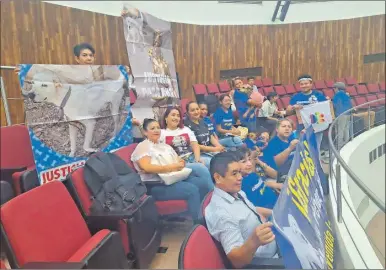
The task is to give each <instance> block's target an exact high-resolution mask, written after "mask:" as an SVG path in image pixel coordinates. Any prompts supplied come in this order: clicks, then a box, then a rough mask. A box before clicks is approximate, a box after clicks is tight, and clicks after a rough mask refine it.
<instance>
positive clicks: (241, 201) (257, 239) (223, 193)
mask: <svg viewBox="0 0 386 270" xmlns="http://www.w3.org/2000/svg"><path fill="white" fill-rule="evenodd" d="M210 173H211V176H212V178H213V181H214V182H215V188H214V191H213V196H212V199H211V202H210V203H209V205H208V206H207V207H206V209H205V220H206V224H207V226H208V230H209V232H210V234H211V235H212V236H213V237H214V238H215V239H216V240H217V241H219V242H220V243H221V245H222V247H223V249H224V251H225V254H226V255H227V257H228V259H229V260H230V261H231V263H232V264H233V266H234V267H236V268H241V267H243V266H245V265H247V264H250V263H251V262H252V260H253V258H277V257H278V253H277V252H278V250H277V245H276V241H275V235H274V234H273V232H272V230H271V226H272V223H271V222H264V220H266V218H267V216H264V215H263V213H261V212H259V210H258V209H257V208H256V207H255V206H254V205H253V203H251V202H250V201H249V200H248V198H247V196H246V194H245V193H244V192H243V191H241V184H242V178H243V176H242V174H241V165H240V163H239V161H238V159H237V157H236V156H235V155H234V153H231V152H222V153H219V154H217V155H216V156H214V157H213V158H212V160H211V163H210Z"/></svg>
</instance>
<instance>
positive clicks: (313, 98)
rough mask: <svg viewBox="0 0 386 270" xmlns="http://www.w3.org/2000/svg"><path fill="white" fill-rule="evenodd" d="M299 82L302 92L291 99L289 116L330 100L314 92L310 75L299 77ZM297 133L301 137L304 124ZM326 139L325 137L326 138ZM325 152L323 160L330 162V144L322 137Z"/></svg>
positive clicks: (299, 125) (322, 154)
mask: <svg viewBox="0 0 386 270" xmlns="http://www.w3.org/2000/svg"><path fill="white" fill-rule="evenodd" d="M298 82H299V84H300V88H301V92H299V93H296V94H295V95H293V96H292V97H291V99H290V102H289V105H288V107H287V115H292V114H295V113H296V111H299V110H301V109H302V108H303V106H306V105H310V104H313V103H318V102H322V101H326V100H327V99H329V98H326V96H325V95H324V94H323V93H322V92H319V91H316V90H312V78H311V76H310V75H308V74H304V75H301V76H299V77H298ZM296 129H297V133H298V137H300V132H301V131H302V130H303V129H304V125H303V124H297V128H296ZM324 137H325V136H324ZM321 148H323V151H321V158H322V160H324V162H328V142H327V140H326V138H323V137H322V145H321Z"/></svg>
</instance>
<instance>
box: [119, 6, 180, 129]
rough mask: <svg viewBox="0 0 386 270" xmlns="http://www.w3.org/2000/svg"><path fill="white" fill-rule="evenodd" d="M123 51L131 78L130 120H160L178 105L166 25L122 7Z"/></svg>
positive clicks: (144, 14) (169, 27)
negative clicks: (133, 86)
mask: <svg viewBox="0 0 386 270" xmlns="http://www.w3.org/2000/svg"><path fill="white" fill-rule="evenodd" d="M122 18H123V28H124V35H125V40H126V47H127V52H128V55H129V61H130V65H131V71H132V74H133V76H134V85H135V90H134V94H135V95H136V98H137V99H136V102H135V103H134V105H132V108H131V110H132V113H133V117H135V118H137V119H138V120H140V121H143V119H145V118H154V117H155V118H156V119H160V117H161V116H162V115H163V113H164V112H165V110H166V108H167V106H168V105H178V104H179V90H178V85H177V76H176V69H175V65H174V55H173V50H172V32H171V25H170V22H167V21H164V20H161V19H158V18H156V17H154V16H152V15H150V14H147V13H145V12H142V11H139V10H138V9H136V8H133V7H130V6H128V5H125V6H124V8H123V11H122Z"/></svg>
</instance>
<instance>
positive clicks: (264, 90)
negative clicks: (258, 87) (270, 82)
mask: <svg viewBox="0 0 386 270" xmlns="http://www.w3.org/2000/svg"><path fill="white" fill-rule="evenodd" d="M271 92H273V87H272V86H270V87H263V93H264V96H268V94H269V93H271Z"/></svg>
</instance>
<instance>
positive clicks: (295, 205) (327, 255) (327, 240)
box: [272, 127, 335, 269]
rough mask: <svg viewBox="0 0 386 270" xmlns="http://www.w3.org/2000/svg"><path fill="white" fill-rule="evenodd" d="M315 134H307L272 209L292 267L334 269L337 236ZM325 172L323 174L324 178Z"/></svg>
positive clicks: (281, 245)
mask: <svg viewBox="0 0 386 270" xmlns="http://www.w3.org/2000/svg"><path fill="white" fill-rule="evenodd" d="M315 144H316V139H315V134H314V133H313V130H312V127H310V128H308V129H307V131H306V134H303V136H302V138H301V140H300V142H299V144H298V145H297V148H296V153H295V155H294V159H293V162H292V166H291V169H290V171H289V173H288V179H287V180H286V181H285V183H284V186H283V189H282V190H281V192H280V196H279V198H278V200H277V202H276V205H275V207H274V209H273V213H272V222H273V224H274V226H275V229H276V231H277V232H278V233H277V234H276V240H277V243H278V245H279V248H280V251H281V254H282V256H283V260H284V264H285V267H286V268H288V269H334V265H335V262H334V254H335V252H334V251H335V237H334V233H333V230H332V228H331V223H330V220H329V218H328V215H327V209H326V207H325V202H324V196H323V190H322V184H321V179H320V174H322V172H323V171H322V168H321V167H320V163H319V162H318V159H317V158H318V154H317V152H316V149H317V146H316V145H315ZM323 177H324V176H322V178H323Z"/></svg>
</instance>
